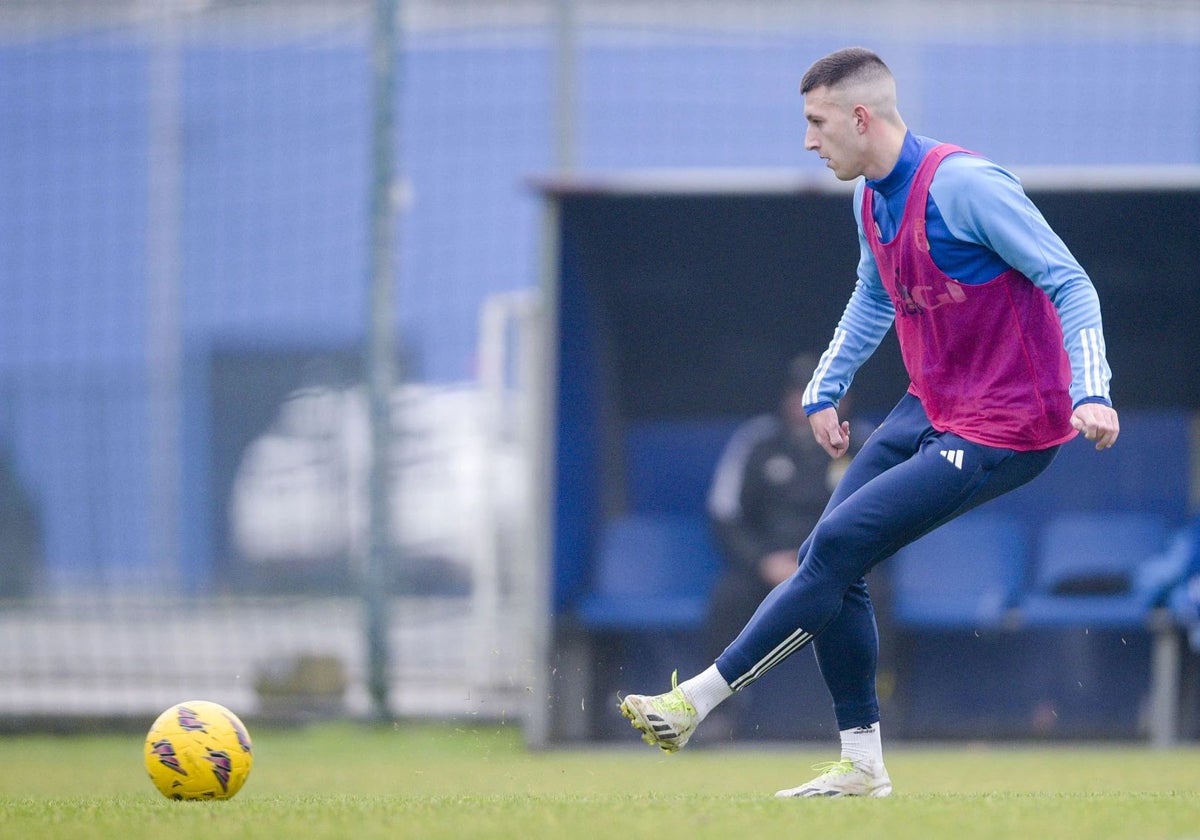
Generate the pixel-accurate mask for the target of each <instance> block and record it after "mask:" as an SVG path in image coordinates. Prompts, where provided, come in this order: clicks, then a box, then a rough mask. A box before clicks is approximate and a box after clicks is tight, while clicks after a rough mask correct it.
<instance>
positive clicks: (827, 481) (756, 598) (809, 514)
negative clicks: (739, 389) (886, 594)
mask: <svg viewBox="0 0 1200 840" xmlns="http://www.w3.org/2000/svg"><path fill="white" fill-rule="evenodd" d="M817 361H818V356H817V355H816V354H812V355H807V354H805V355H800V356H797V357H796V358H795V359H793V360H792V362H791V363H790V364H789V366H788V369H787V373H786V376H785V380H784V384H783V390H782V393H781V395H780V400H779V406H778V409H777V410H776V411H775V412H773V413H770V414H762V415H759V416H757V417H753V418H751V419H749V420H747V421H746V422H744V423H743V424H742V425H740V426H739V427H738V428H737V430H735V431H734V433H733V435H732V436H731V437H730V439H729V442H728V443H727V444H726V445H725V449H724V450H723V451H722V453H721V457H720V458H719V460H718V461H717V467H716V470H715V472H714V475H713V480H712V484H711V486H710V488H709V493H708V515H709V519H710V521H711V522H712V526H713V532H714V534H715V535H716V537H717V541H718V544H719V545H720V547H721V553H722V555H723V557H724V559H725V561H726V567H725V570H724V572H723V573H722V575H721V577H720V578H719V579H718V581H717V583H716V585H715V586H714V587H713V591H712V595H711V599H710V601H709V608H708V617H707V619H706V621H705V626H704V655H705V657H707V658H708V659H715V658H716V657H717V656H718V655H719V654H720V653H721V651H723V650H724V649H725V646H726V644H728V642H729V640H730V639H732V638H734V637H735V636H736V635H737V634H738V631H740V630H741V628H742V627H743V626H745V624H746V621H747V620H748V619H749V618H750V616H751V615H752V614H753V613H754V610H755V609H756V608H757V607H758V605H759V603H761V602H762V599H763V598H765V597H766V595H767V593H768V592H770V591H771V590H772V589H773V588H774V587H775V586H776V585H777V584H779V583H780V582H782V581H784V580H786V579H787V578H789V577H791V575H792V574H794V573H795V571H796V562H797V555H798V553H799V550H800V543H801V542H803V541H804V538H805V537H806V536H807V535H808V534H809V532H810V531H812V529H813V527H814V526H815V525H816V523H817V520H818V519H819V518H820V516H821V512H822V511H823V510H824V509H825V505H826V504H827V503H828V502H829V497H830V494H831V493H832V492H833V488H834V487H835V486H836V485H837V481H838V479H839V478H840V477H841V474H842V472H843V471H844V470H845V467H846V463H847V462H848V461H849V456H843V457H842V458H838V459H837V460H833V461H831V460H830V459H829V456H828V455H827V454H826V453H825V450H824V449H822V448H821V446H820V444H818V443H817V441H816V439H815V438H814V437H813V433H812V428H811V426H810V425H809V422H808V418H807V417H806V416H805V413H804V405H803V401H804V388H805V386H806V385H808V381H809V379H810V378H811V377H812V372H813V369H814V368H815V367H816V365H817ZM843 402H844V401H843ZM843 416H845V415H843ZM860 434H861V433H860ZM865 437H866V436H865V435H862V437H859V436H858V435H854V436H852V437H851V440H854V441H855V442H856V443H858V442H859V441H861V440H862V439H863V438H865ZM735 729H736V710H735V709H734V708H730V709H729V710H728V714H727V715H726V716H725V721H724V722H723V723H720V724H718V726H710V731H712V732H713V733H714V736H715V737H717V738H723V737H729V735H730V734H731V733H732V732H733V731H734V730H735Z"/></svg>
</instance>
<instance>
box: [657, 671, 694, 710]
mask: <svg viewBox="0 0 1200 840" xmlns="http://www.w3.org/2000/svg"><path fill="white" fill-rule="evenodd" d="M656 705H657V706H658V707H659V708H660V709H663V710H664V711H668V712H683V713H685V714H689V715H694V714H696V707H695V706H693V705H692V704H691V703H689V702H688V699H687V696H686V695H684V693H683V689H682V688H680V687H679V671H672V672H671V693H670V694H663V695H662V696H660V697H659V698H658V703H657V704H656Z"/></svg>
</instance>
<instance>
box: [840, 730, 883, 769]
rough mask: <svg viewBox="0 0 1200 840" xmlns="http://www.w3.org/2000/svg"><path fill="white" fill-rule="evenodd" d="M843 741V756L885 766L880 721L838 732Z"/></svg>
mask: <svg viewBox="0 0 1200 840" xmlns="http://www.w3.org/2000/svg"><path fill="white" fill-rule="evenodd" d="M838 737H839V738H840V739H841V742H842V758H848V759H850V760H851V761H853V762H855V763H856V764H857V763H861V762H867V763H869V764H871V765H872V766H875V767H882V766H883V741H882V738H881V737H880V732H879V721H875V722H874V723H869V724H867V725H866V726H857V727H855V728H854V729H843V730H841V731H840V732H838Z"/></svg>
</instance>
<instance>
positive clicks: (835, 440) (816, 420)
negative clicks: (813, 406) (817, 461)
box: [808, 408, 850, 458]
mask: <svg viewBox="0 0 1200 840" xmlns="http://www.w3.org/2000/svg"><path fill="white" fill-rule="evenodd" d="M808 423H809V425H810V426H812V430H813V436H814V437H816V439H817V443H819V444H820V445H821V448H822V449H824V450H825V451H826V452H828V453H829V457H830V458H840V457H842V456H843V455H845V454H846V452H847V451H848V450H849V449H850V421H849V420H842V421H840V422H839V421H838V413H837V409H836V408H823V409H821V410H820V411H814V412H813V413H812V414H810V415H808Z"/></svg>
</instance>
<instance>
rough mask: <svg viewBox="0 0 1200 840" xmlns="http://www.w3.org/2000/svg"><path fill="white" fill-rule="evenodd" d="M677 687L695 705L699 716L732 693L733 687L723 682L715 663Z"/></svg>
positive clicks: (709, 710)
mask: <svg viewBox="0 0 1200 840" xmlns="http://www.w3.org/2000/svg"><path fill="white" fill-rule="evenodd" d="M679 687H680V688H682V689H683V693H684V694H686V695H687V697H688V699H689V700H691V701H692V705H693V706H695V707H696V714H698V715H699V716H700V717H701V718H703V717H704V716H705V715H707V714H708V713H709V712H711V711H712V710H713V709H715V708H716V707H717V706H718V705H719V704H720V703H721V701H722V700H725V699H726V698H728V697H729V696H731V695H732V694H733V689H732V688H730V687H729V683H727V682H725V678H724V677H722V676H721V672H720V671H718V670H717V666H716V665H710V666H709V667H708V668H706V669H705V670H703V671H701V672H700V673H699V674H697V675H696V676H694V677H692V678H691V679H690V680H684V681H683V682H681V683H680V684H679Z"/></svg>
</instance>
